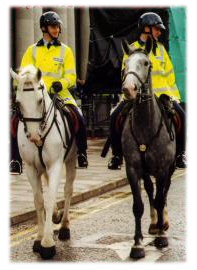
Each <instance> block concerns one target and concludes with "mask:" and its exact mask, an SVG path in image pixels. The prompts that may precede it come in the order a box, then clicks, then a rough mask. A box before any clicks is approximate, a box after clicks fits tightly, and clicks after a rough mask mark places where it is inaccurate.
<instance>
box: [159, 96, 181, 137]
mask: <svg viewBox="0 0 197 270" xmlns="http://www.w3.org/2000/svg"><path fill="white" fill-rule="evenodd" d="M157 100H158V102H159V103H160V105H161V106H162V107H161V106H160V109H161V110H163V111H164V120H165V124H166V126H167V128H169V120H171V121H172V123H173V124H174V127H175V131H176V134H179V133H180V131H181V129H182V121H181V116H180V114H179V113H178V112H177V111H176V110H175V108H174V105H173V100H172V98H171V97H170V96H168V95H166V94H162V95H160V97H159V98H157Z"/></svg>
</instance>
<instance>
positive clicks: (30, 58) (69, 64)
mask: <svg viewBox="0 0 197 270" xmlns="http://www.w3.org/2000/svg"><path fill="white" fill-rule="evenodd" d="M61 27H62V21H61V19H60V17H59V16H58V14H57V13H55V12H53V11H48V12H45V13H43V14H42V15H41V17H40V28H41V30H42V32H43V38H42V39H41V40H39V41H38V42H37V43H36V44H33V45H31V46H29V47H28V49H27V50H26V52H25V54H24V56H23V58H22V62H21V67H25V66H28V65H30V64H33V65H34V66H35V67H36V68H39V69H40V70H41V72H42V77H43V80H44V82H45V85H46V87H47V90H48V92H49V94H50V95H51V96H53V95H54V94H58V96H59V97H60V98H61V99H62V100H63V101H64V103H65V104H66V105H67V106H68V107H70V108H71V109H72V110H74V113H75V114H76V115H77V118H78V121H79V129H78V132H77V134H76V143H77V147H78V164H79V167H87V166H88V161H87V154H86V150H87V136H86V126H85V122H84V118H83V115H82V113H81V110H80V109H79V108H78V107H77V104H76V102H75V100H74V98H73V96H72V94H71V91H72V89H73V88H74V86H75V84H76V70H75V60H74V56H73V53H72V50H71V48H70V47H68V46H67V45H65V44H64V43H61V42H60V41H59V40H58V37H59V34H60V33H61Z"/></svg>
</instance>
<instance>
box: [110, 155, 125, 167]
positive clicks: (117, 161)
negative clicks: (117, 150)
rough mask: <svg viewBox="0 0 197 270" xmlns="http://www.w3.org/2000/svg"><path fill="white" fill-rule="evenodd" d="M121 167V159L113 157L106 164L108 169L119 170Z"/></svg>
mask: <svg viewBox="0 0 197 270" xmlns="http://www.w3.org/2000/svg"><path fill="white" fill-rule="evenodd" d="M121 165H122V158H120V157H118V156H114V157H112V158H111V159H110V160H109V162H108V169H110V170H121Z"/></svg>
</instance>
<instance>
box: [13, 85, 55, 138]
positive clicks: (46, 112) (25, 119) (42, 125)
mask: <svg viewBox="0 0 197 270" xmlns="http://www.w3.org/2000/svg"><path fill="white" fill-rule="evenodd" d="M38 90H42V102H43V109H42V116H41V117H39V118H34V117H25V116H24V115H23V114H22V112H21V110H20V107H19V106H20V105H19V104H18V103H17V102H16V103H15V106H16V112H17V114H18V117H19V120H20V121H21V122H23V124H24V132H25V134H26V136H27V138H29V132H28V129H27V122H40V125H39V130H38V133H39V135H40V136H41V133H42V132H43V131H44V129H45V128H46V125H47V121H48V118H49V116H50V114H51V111H52V108H53V106H54V104H53V102H51V104H50V106H49V108H48V110H46V103H45V98H44V85H43V84H40V85H39V87H38ZM23 91H24V92H32V91H35V89H34V88H33V87H32V88H23Z"/></svg>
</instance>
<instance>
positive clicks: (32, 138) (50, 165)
mask: <svg viewBox="0 0 197 270" xmlns="http://www.w3.org/2000/svg"><path fill="white" fill-rule="evenodd" d="M11 75H12V77H13V79H15V80H16V81H17V85H18V86H17V91H16V103H17V105H18V110H19V119H20V121H19V126H18V145H19V151H20V155H21V157H22V159H23V161H24V163H25V169H26V174H27V177H28V180H29V182H30V184H31V186H32V189H33V195H34V203H35V208H36V211H37V219H38V234H37V237H36V240H35V242H34V245H33V251H34V252H38V253H40V255H41V257H42V258H43V259H50V258H52V257H53V256H54V255H55V253H56V249H55V242H54V239H53V223H52V218H53V220H56V221H57V219H58V218H59V222H60V220H61V229H60V231H59V239H60V240H67V239H69V238H70V230H69V216H68V214H69V207H70V201H71V197H72V193H73V181H74V179H75V176H76V166H75V165H76V156H77V148H76V143H75V139H74V138H73V137H72V136H71V132H70V129H69V126H68V121H67V119H66V117H64V118H62V116H61V114H60V112H59V111H58V110H57V109H56V108H55V106H54V103H53V101H52V100H51V98H50V97H49V95H48V92H47V89H46V87H45V84H44V81H43V79H42V77H41V76H42V74H41V71H40V70H39V69H36V68H35V67H34V66H32V65H30V66H27V67H25V68H23V69H21V70H20V72H19V73H18V74H17V73H15V72H14V71H13V70H11ZM63 165H65V166H66V183H65V187H64V193H65V206H64V212H63V217H60V215H59V213H58V210H57V206H56V194H57V189H58V185H59V183H60V180H61V177H62V169H63ZM41 176H44V177H45V179H46V181H45V182H46V183H47V187H46V196H44V197H43V192H42V182H41ZM58 215H59V216H58Z"/></svg>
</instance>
